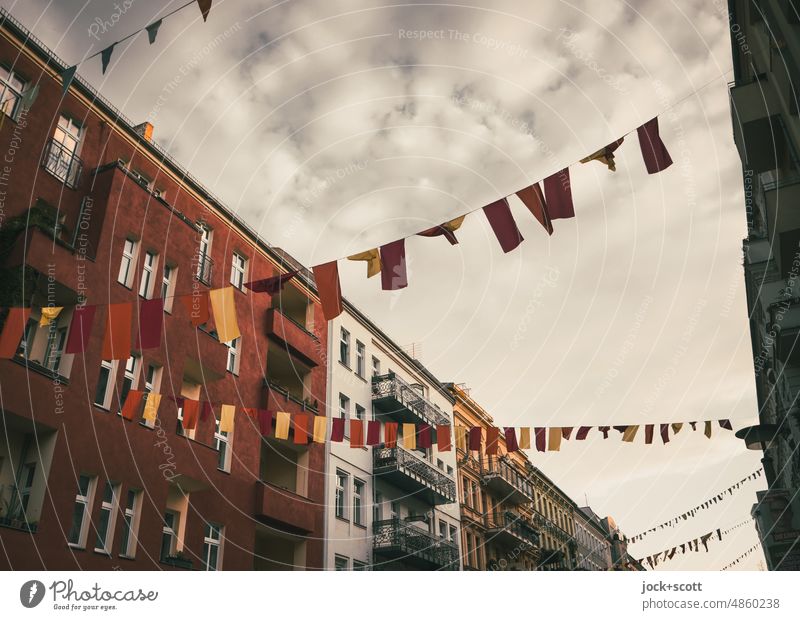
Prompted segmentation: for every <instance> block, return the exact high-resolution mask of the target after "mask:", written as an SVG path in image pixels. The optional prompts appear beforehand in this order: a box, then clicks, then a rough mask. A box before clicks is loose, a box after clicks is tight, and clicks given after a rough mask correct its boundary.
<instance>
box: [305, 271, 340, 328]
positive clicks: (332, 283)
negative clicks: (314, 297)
mask: <svg viewBox="0 0 800 620" xmlns="http://www.w3.org/2000/svg"><path fill="white" fill-rule="evenodd" d="M312 269H313V271H314V281H315V282H316V284H317V293H319V300H320V303H321V304H322V314H323V315H324V316H325V320H326V321H331V320H333V319H335V318H336V317H337V316H339V315H340V314H341V313H342V288H341V285H340V284H339V267H338V266H337V264H336V261H335V260H334V261H331V262H329V263H325V264H324V265H317V266H316V267H313V268H312Z"/></svg>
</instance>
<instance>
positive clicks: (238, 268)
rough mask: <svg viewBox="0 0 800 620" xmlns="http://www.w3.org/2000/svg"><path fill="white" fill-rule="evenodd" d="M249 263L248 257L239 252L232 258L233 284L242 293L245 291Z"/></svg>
mask: <svg viewBox="0 0 800 620" xmlns="http://www.w3.org/2000/svg"><path fill="white" fill-rule="evenodd" d="M248 262H249V261H248V259H247V257H246V256H245V255H244V254H240V253H239V252H234V253H233V256H232V257H231V284H232V285H233V286H235V287H236V288H238V289H239V290H240V291H244V283H245V281H246V280H247V267H248Z"/></svg>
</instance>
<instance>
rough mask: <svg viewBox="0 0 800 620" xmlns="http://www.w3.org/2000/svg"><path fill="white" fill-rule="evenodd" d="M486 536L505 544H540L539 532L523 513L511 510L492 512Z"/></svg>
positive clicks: (488, 538) (487, 522)
mask: <svg viewBox="0 0 800 620" xmlns="http://www.w3.org/2000/svg"><path fill="white" fill-rule="evenodd" d="M486 537H487V540H489V541H494V542H497V543H499V544H505V545H508V546H510V547H516V546H517V545H523V546H532V547H538V546H539V533H538V532H537V531H536V529H535V528H534V527H533V525H532V524H531V522H530V521H528V520H527V519H525V517H523V516H522V515H518V514H515V513H513V512H509V511H507V510H506V511H503V512H495V513H493V514H490V515H489V516H488V518H487V521H486Z"/></svg>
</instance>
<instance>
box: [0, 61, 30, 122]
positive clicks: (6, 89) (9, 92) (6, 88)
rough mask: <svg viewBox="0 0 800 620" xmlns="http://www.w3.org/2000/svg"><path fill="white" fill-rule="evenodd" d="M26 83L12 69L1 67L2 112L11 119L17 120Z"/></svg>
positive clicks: (0, 107) (0, 95)
mask: <svg viewBox="0 0 800 620" xmlns="http://www.w3.org/2000/svg"><path fill="white" fill-rule="evenodd" d="M24 89H25V82H24V81H23V80H22V79H20V77H19V75H17V74H16V73H15V72H14V71H12V70H11V69H6V68H5V67H2V66H0V110H2V112H3V114H5V115H6V116H8V117H9V118H16V117H17V112H18V111H19V110H18V109H17V108H18V105H19V100H20V98H21V97H22V91H23V90H24Z"/></svg>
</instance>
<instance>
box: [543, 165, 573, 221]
mask: <svg viewBox="0 0 800 620" xmlns="http://www.w3.org/2000/svg"><path fill="white" fill-rule="evenodd" d="M542 184H543V185H544V195H545V198H547V213H548V215H549V216H550V219H551V220H558V219H566V218H570V217H575V206H574V205H573V204H572V187H571V186H570V181H569V168H564V169H563V170H561V171H560V172H556V173H555V174H553V175H551V176H549V177H547V178H546V179H545V180H544V181H543V182H542Z"/></svg>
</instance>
